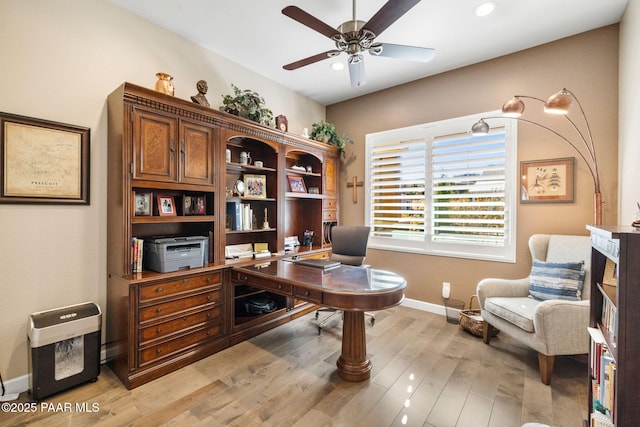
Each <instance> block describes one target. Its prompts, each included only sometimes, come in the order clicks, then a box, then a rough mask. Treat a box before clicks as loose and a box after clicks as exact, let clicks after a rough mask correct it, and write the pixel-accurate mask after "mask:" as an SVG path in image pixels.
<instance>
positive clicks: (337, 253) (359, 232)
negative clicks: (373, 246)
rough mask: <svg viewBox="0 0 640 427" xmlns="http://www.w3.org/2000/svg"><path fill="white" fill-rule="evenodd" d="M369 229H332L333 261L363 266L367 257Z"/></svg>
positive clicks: (358, 227) (339, 227)
mask: <svg viewBox="0 0 640 427" xmlns="http://www.w3.org/2000/svg"><path fill="white" fill-rule="evenodd" d="M369 231H370V228H369V227H364V226H340V225H338V226H335V227H333V228H332V229H331V259H332V260H335V261H339V262H341V263H343V264H349V265H362V263H363V262H364V258H365V256H366V255H367V244H368V242H369Z"/></svg>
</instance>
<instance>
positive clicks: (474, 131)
mask: <svg viewBox="0 0 640 427" xmlns="http://www.w3.org/2000/svg"><path fill="white" fill-rule="evenodd" d="M488 134H489V125H488V124H487V122H485V121H484V119H480V120H478V121H477V122H475V123H474V124H473V126H471V135H473V136H484V135H488Z"/></svg>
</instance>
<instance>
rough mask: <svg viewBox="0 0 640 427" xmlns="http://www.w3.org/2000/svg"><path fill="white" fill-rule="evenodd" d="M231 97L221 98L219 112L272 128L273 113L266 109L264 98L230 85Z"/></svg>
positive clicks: (224, 96)
mask: <svg viewBox="0 0 640 427" xmlns="http://www.w3.org/2000/svg"><path fill="white" fill-rule="evenodd" d="M231 88H232V89H233V93H234V94H233V95H223V96H222V104H223V105H222V106H221V107H220V111H225V112H227V113H231V114H234V115H236V116H240V117H245V118H247V119H249V120H253V121H254V122H257V123H260V124H262V125H265V126H270V127H274V126H275V121H274V119H273V111H271V110H270V109H269V108H267V107H266V105H265V102H264V98H263V97H261V96H260V95H259V94H258V93H257V92H255V91H252V90H250V89H245V90H242V89H240V88H239V87H238V86H236V85H234V84H231Z"/></svg>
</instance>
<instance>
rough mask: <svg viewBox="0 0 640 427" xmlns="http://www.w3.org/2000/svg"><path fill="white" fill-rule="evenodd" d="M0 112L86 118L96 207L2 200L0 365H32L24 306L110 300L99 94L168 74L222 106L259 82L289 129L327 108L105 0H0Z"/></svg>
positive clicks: (186, 92) (103, 114) (8, 374)
mask: <svg viewBox="0 0 640 427" xmlns="http://www.w3.org/2000/svg"><path fill="white" fill-rule="evenodd" d="M0 64H2V65H1V69H2V71H1V72H0V111H2V112H7V113H13V114H19V115H24V116H30V117H37V118H42V119H47V120H53V121H58V122H62V123H69V124H74V125H79V126H86V127H90V128H91V205H90V206H82V207H78V206H39V205H0V236H1V238H0V343H1V344H0V372H1V373H2V376H3V378H4V379H5V380H10V379H13V378H16V377H22V376H24V375H26V373H27V338H26V336H27V318H28V315H29V314H30V313H33V312H35V311H39V310H46V309H51V308H56V307H60V306H63V305H70V304H76V303H79V302H83V301H94V302H97V303H98V304H100V305H101V306H102V307H103V311H106V310H105V306H104V304H105V295H106V288H105V287H106V246H107V236H106V213H107V206H106V191H107V188H106V185H107V184H106V182H107V179H106V177H107V163H106V159H107V147H106V144H107V109H106V98H107V95H108V94H109V93H111V92H112V91H113V90H114V89H116V88H117V87H118V86H119V85H120V84H122V83H123V82H124V81H129V82H132V83H135V84H138V85H141V86H145V87H150V88H151V87H153V85H154V83H155V80H156V78H155V73H156V72H158V71H163V72H167V73H170V74H172V75H173V76H174V77H175V85H176V96H177V97H179V98H183V99H189V97H190V96H191V95H194V94H195V93H196V89H195V82H196V81H198V80H199V79H205V80H207V81H208V83H209V92H208V94H207V97H208V99H209V102H210V103H211V105H212V106H213V107H215V108H217V107H218V106H219V105H220V101H221V99H222V97H221V96H222V94H226V93H231V87H230V84H231V83H235V84H236V85H238V86H239V87H241V88H243V89H245V88H251V89H254V90H256V91H258V92H259V93H260V94H261V95H262V96H264V98H265V99H266V101H267V105H268V106H269V107H270V108H271V109H272V110H273V111H274V113H275V114H279V113H285V114H286V115H287V117H288V119H289V125H290V129H291V130H292V131H293V132H300V131H301V129H302V128H303V127H311V126H310V125H311V123H313V122H315V121H318V120H320V119H322V118H324V115H325V108H324V106H322V105H320V104H318V103H316V102H313V101H311V100H309V99H308V98H305V97H303V96H301V95H299V94H297V93H295V92H292V91H290V90H287V89H284V88H283V87H282V86H279V85H277V84H275V83H273V82H271V81H269V80H266V79H265V78H264V77H262V76H260V75H258V74H256V73H254V72H252V71H250V70H247V69H245V68H242V67H240V66H238V65H237V64H234V63H232V62H230V61H228V60H226V59H224V58H222V57H220V56H217V55H214V54H212V53H210V52H208V51H205V50H203V49H202V48H200V47H198V46H196V45H194V44H192V43H188V42H187V41H186V40H184V39H182V38H181V37H178V36H176V35H174V34H172V33H169V32H167V31H165V30H162V29H159V28H158V27H155V26H153V25H151V24H150V23H148V22H146V21H144V20H141V19H140V18H138V17H136V16H134V15H132V14H130V13H128V12H125V11H123V10H121V9H119V8H117V7H116V6H114V5H112V4H111V3H109V2H107V1H106V0H92V1H86V0H57V1H42V0H20V1H15V0H0Z"/></svg>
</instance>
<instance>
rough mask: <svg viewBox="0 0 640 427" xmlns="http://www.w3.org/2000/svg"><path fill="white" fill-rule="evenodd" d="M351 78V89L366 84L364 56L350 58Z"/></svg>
mask: <svg viewBox="0 0 640 427" xmlns="http://www.w3.org/2000/svg"><path fill="white" fill-rule="evenodd" d="M349 78H350V79H351V87H359V86H362V85H364V84H365V82H366V79H365V75H364V56H362V55H360V54H358V55H352V56H350V57H349Z"/></svg>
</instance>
